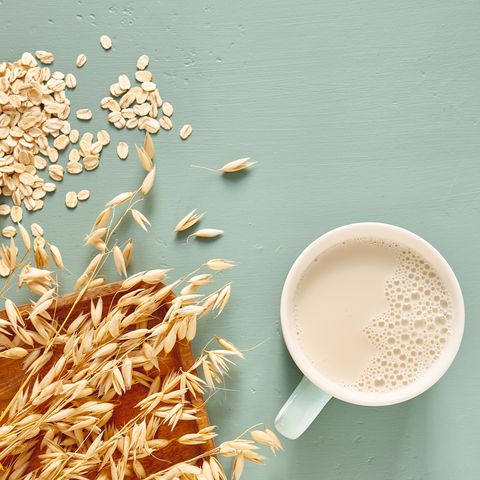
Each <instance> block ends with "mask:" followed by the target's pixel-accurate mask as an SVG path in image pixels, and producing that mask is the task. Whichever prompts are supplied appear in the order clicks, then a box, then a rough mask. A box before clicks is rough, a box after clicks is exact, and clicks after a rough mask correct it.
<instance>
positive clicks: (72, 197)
mask: <svg viewBox="0 0 480 480" xmlns="http://www.w3.org/2000/svg"><path fill="white" fill-rule="evenodd" d="M65 205H66V206H67V207H68V208H75V207H76V206H77V205H78V198H77V194H76V193H75V192H67V194H66V195H65Z"/></svg>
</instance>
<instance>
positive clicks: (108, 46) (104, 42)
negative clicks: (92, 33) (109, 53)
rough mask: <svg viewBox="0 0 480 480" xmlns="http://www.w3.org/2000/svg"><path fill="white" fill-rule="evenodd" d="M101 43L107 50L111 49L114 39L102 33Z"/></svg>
mask: <svg viewBox="0 0 480 480" xmlns="http://www.w3.org/2000/svg"><path fill="white" fill-rule="evenodd" d="M100 45H101V46H102V47H103V48H104V49H105V50H110V49H111V48H112V40H111V38H110V37H109V36H108V35H102V36H101V37H100Z"/></svg>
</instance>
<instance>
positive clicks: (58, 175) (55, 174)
mask: <svg viewBox="0 0 480 480" xmlns="http://www.w3.org/2000/svg"><path fill="white" fill-rule="evenodd" d="M48 174H49V175H50V177H51V178H52V180H55V181H57V182H60V181H62V180H63V174H64V171H63V167H62V166H61V165H50V166H49V167H48Z"/></svg>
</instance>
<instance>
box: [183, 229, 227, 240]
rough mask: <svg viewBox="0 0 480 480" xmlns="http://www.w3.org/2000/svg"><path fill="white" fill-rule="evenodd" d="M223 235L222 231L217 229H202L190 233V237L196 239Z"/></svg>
mask: <svg viewBox="0 0 480 480" xmlns="http://www.w3.org/2000/svg"><path fill="white" fill-rule="evenodd" d="M223 233H224V232H223V230H219V229H217V228H202V229H200V230H197V231H196V232H194V233H192V234H191V235H190V236H191V237H192V236H193V237H198V238H215V237H219V236H220V235H223Z"/></svg>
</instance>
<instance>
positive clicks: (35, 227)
mask: <svg viewBox="0 0 480 480" xmlns="http://www.w3.org/2000/svg"><path fill="white" fill-rule="evenodd" d="M30 230H31V232H32V235H33V236H34V237H43V234H44V233H45V232H44V230H43V227H41V226H40V225H39V224H38V223H32V224H31V225H30Z"/></svg>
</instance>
